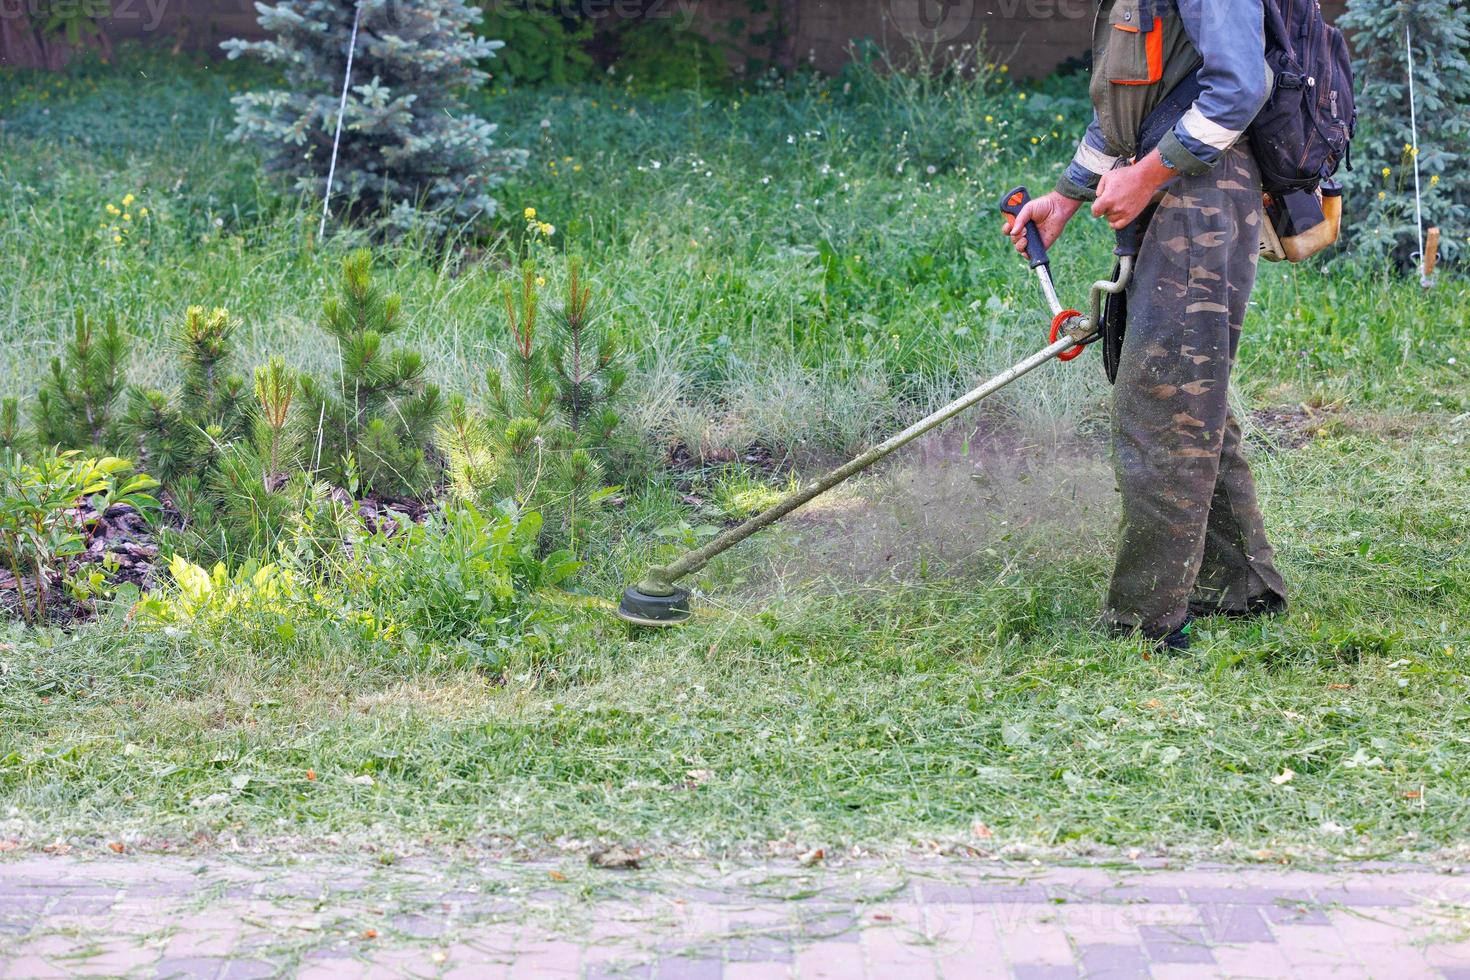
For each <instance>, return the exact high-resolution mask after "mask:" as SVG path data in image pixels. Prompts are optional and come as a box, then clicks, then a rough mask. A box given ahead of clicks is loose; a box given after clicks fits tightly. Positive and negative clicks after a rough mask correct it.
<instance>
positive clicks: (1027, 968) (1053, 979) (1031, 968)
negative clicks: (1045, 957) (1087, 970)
mask: <svg viewBox="0 0 1470 980" xmlns="http://www.w3.org/2000/svg"><path fill="white" fill-rule="evenodd" d="M1011 976H1013V977H1015V978H1016V980H1076V978H1077V977H1079V976H1081V974H1080V973H1078V972H1077V968H1076V967H1075V966H1071V965H1067V966H1061V965H1058V964H1056V963H1017V964H1016V965H1015V966H1013V967H1011Z"/></svg>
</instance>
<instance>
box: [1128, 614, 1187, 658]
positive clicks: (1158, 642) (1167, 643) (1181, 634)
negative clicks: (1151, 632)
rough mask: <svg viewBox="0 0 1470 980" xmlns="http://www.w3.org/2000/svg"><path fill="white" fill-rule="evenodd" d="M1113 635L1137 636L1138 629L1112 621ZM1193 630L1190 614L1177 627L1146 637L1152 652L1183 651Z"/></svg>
mask: <svg viewBox="0 0 1470 980" xmlns="http://www.w3.org/2000/svg"><path fill="white" fill-rule="evenodd" d="M1109 629H1110V631H1111V632H1112V634H1113V635H1114V636H1138V635H1139V634H1140V632H1141V631H1140V630H1138V629H1135V628H1134V627H1131V626H1124V625H1122V624H1121V623H1114V624H1112V626H1110V627H1109ZM1193 630H1194V617H1193V616H1190V617H1189V618H1188V619H1186V620H1185V621H1184V622H1183V623H1181V624H1180V625H1179V628H1178V629H1176V630H1174V631H1173V632H1172V633H1169V634H1167V635H1165V636H1150V637H1146V639H1147V640H1148V641H1149V643H1150V644H1151V648H1152V650H1153V652H1154V653H1183V652H1184V651H1185V650H1188V649H1189V642H1190V633H1191V632H1193Z"/></svg>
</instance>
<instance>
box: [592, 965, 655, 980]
mask: <svg viewBox="0 0 1470 980" xmlns="http://www.w3.org/2000/svg"><path fill="white" fill-rule="evenodd" d="M585 975H586V978H587V980H653V964H651V963H619V962H612V963H593V964H591V965H589V966H588V967H587V972H586V974H585Z"/></svg>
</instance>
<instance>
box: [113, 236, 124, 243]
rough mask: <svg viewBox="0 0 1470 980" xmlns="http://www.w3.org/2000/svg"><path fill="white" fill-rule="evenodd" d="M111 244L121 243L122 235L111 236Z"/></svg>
mask: <svg viewBox="0 0 1470 980" xmlns="http://www.w3.org/2000/svg"><path fill="white" fill-rule="evenodd" d="M112 244H114V245H121V244H122V236H121V235H113V236H112Z"/></svg>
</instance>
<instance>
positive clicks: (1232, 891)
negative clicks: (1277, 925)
mask: <svg viewBox="0 0 1470 980" xmlns="http://www.w3.org/2000/svg"><path fill="white" fill-rule="evenodd" d="M1185 891H1186V892H1187V893H1188V897H1189V900H1190V901H1191V902H1194V903H1195V904H1196V905H1279V904H1281V903H1283V902H1286V903H1290V904H1296V905H1302V904H1307V905H1310V904H1313V903H1314V899H1313V898H1312V893H1311V891H1310V890H1308V889H1306V888H1295V889H1292V888H1257V887H1239V888H1236V887H1230V886H1220V885H1191V886H1189V887H1187V888H1186V889H1185Z"/></svg>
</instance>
